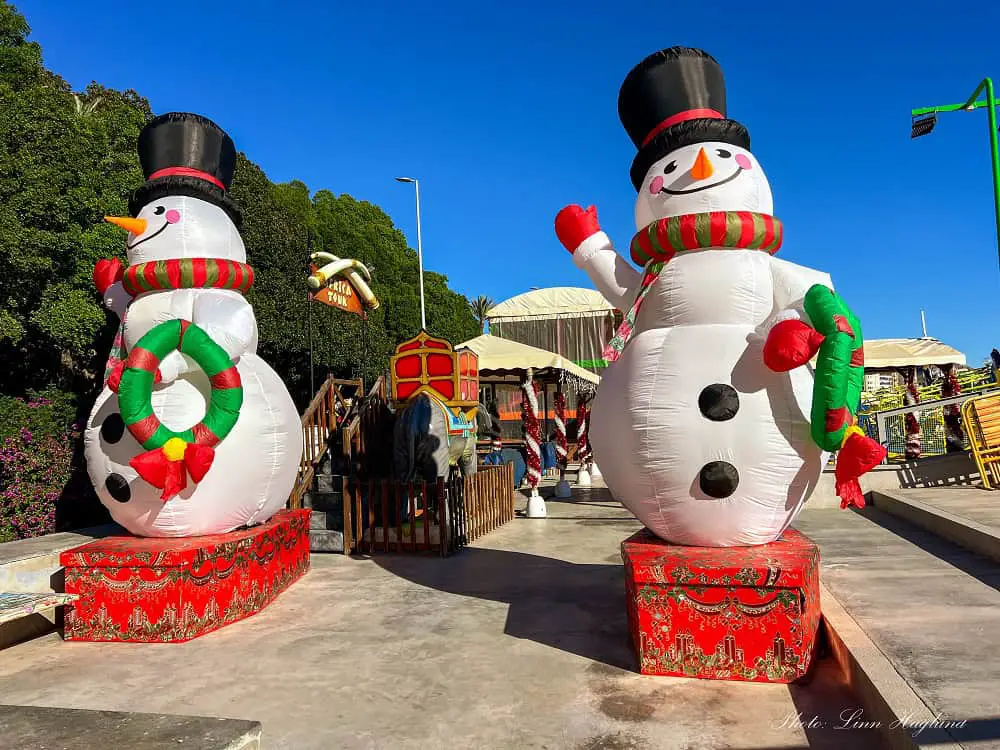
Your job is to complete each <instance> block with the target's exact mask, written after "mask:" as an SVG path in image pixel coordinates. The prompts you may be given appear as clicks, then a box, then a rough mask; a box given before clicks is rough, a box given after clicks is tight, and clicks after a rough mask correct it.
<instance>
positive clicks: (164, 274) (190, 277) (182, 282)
mask: <svg viewBox="0 0 1000 750" xmlns="http://www.w3.org/2000/svg"><path fill="white" fill-rule="evenodd" d="M252 285H253V269H252V268H251V267H250V266H248V265H247V264H246V263H238V262H236V261H234V260H222V259H219V258H174V259H171V260H156V261H150V262H149V263H137V264H136V265H134V266H129V267H128V268H127V269H125V276H124V277H123V278H122V286H124V287H125V291H126V292H128V293H129V294H131V295H132V296H133V297H135V296H137V295H139V294H144V293H145V292H157V291H162V290H166V289H232V290H233V291H234V292H239V293H240V294H246V292H247V290H248V289H250V287H251V286H252Z"/></svg>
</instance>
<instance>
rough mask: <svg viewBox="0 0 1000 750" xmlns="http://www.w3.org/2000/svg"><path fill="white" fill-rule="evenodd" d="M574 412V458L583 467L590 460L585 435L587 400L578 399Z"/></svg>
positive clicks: (588, 424)
mask: <svg viewBox="0 0 1000 750" xmlns="http://www.w3.org/2000/svg"><path fill="white" fill-rule="evenodd" d="M576 414H577V430H576V459H577V460H578V461H579V462H580V467H581V468H585V467H586V466H587V464H588V463H589V462H590V440H589V439H588V437H587V433H588V432H589V431H590V415H589V414H588V413H587V401H585V400H583V399H581V400H580V402H579V404H578V406H577V408H576Z"/></svg>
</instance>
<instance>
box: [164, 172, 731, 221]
mask: <svg viewBox="0 0 1000 750" xmlns="http://www.w3.org/2000/svg"><path fill="white" fill-rule="evenodd" d="M737 158H739V157H737ZM163 218H164V219H166V220H167V224H176V223H177V222H178V221H180V220H181V213H180V211H175V210H174V209H172V208H171V209H170V210H169V211H167V213H166V214H165V215H164V217H163Z"/></svg>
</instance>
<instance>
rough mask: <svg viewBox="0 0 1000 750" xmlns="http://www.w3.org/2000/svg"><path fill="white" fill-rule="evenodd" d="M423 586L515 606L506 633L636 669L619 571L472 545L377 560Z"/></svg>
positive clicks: (617, 569)
mask: <svg viewBox="0 0 1000 750" xmlns="http://www.w3.org/2000/svg"><path fill="white" fill-rule="evenodd" d="M372 559H373V560H374V562H375V563H376V564H377V565H379V566H381V567H382V568H384V569H385V570H387V571H389V572H390V573H392V574H394V575H397V576H399V577H401V578H404V579H406V580H408V581H411V582H413V583H416V584H418V585H420V586H426V587H428V588H432V589H436V590H438V591H443V592H446V593H449V594H456V595H458V596H468V597H474V598H477V599H485V600H488V601H495V602H505V603H507V604H509V605H510V609H509V610H508V613H507V622H506V625H505V627H504V633H505V634H507V635H509V636H512V637H514V638H524V639H527V640H531V641H535V642H536V643H540V644H543V645H545V646H551V647H552V648H557V649H560V650H562V651H566V652H569V653H572V654H576V655H578V656H582V657H584V658H587V659H592V660H594V661H598V662H602V663H604V664H608V665H610V666H613V667H618V668H619V669H627V670H630V671H634V670H635V668H636V664H635V659H634V657H633V655H632V651H631V649H630V646H629V642H628V625H627V620H626V614H625V579H624V571H623V568H622V566H621V565H620V564H619V565H611V564H608V565H604V564H597V565H591V564H577V563H570V562H566V561H564V560H557V559H554V558H551V557H542V556H540V555H531V554H527V553H524V552H513V551H507V550H495V549H481V548H478V547H469V548H466V549H464V550H462V551H461V552H460V553H458V554H457V555H456V556H454V557H451V558H448V559H441V558H429V557H416V556H414V557H408V556H407V557H404V556H396V555H384V556H381V555H379V556H375V557H373V558H372Z"/></svg>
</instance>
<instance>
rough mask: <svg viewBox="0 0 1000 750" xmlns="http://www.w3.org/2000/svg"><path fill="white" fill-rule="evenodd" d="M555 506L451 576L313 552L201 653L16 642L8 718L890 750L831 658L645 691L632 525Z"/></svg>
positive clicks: (372, 735)
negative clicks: (796, 672)
mask: <svg viewBox="0 0 1000 750" xmlns="http://www.w3.org/2000/svg"><path fill="white" fill-rule="evenodd" d="M522 504H523V503H522ZM548 508H549V518H548V519H546V520H527V519H522V518H518V519H517V520H515V521H513V522H511V523H509V524H507V525H506V526H504V527H502V528H501V529H499V530H497V531H494V532H493V533H491V534H488V535H487V536H486V537H484V538H483V539H481V540H480V541H479V542H477V543H476V544H475V545H474V546H473V547H471V548H469V549H466V550H464V551H462V552H461V553H459V554H458V555H456V556H455V557H453V558H450V559H439V558H429V557H427V558H418V557H407V556H396V555H382V556H376V557H375V558H373V559H370V560H357V559H348V558H345V557H343V556H339V555H314V556H313V567H312V570H311V571H310V572H309V574H308V575H307V576H306V577H305V578H303V579H302V580H301V581H299V582H298V583H296V584H295V585H294V586H293V587H292V588H291V589H289V590H288V591H287V592H285V593H284V594H282V596H281V597H279V599H278V600H277V601H276V602H275V603H274V604H272V605H271V606H270V607H269V608H268V609H266V610H265V611H263V612H262V613H260V614H259V615H257V616H256V617H253V618H251V619H250V620H247V621H244V622H241V623H237V624H235V625H232V626H230V627H227V628H224V629H223V630H221V631H218V632H217V633H214V634H211V635H209V636H206V637H204V638H200V639H196V640H195V641H192V642H190V643H186V644H179V645H141V644H135V645H133V644H89V643H65V642H61V641H60V640H59V637H58V636H57V635H55V634H53V635H50V636H46V637H45V638H42V639H39V640H36V641H33V642H31V643H27V644H22V645H20V646H17V647H15V648H12V649H9V650H7V651H5V652H3V654H2V658H0V703H8V704H11V703H14V704H30V705H37V706H65V707H72V708H87V709H100V710H132V711H142V712H150V713H179V714H193V715H200V716H218V717H227V718H236V719H250V720H256V721H260V722H261V723H262V724H263V735H262V744H261V747H263V748H266V749H267V750H278V749H279V748H282V749H284V748H287V749H289V750H292V749H294V750H312V749H314V748H315V749H316V750H320V749H322V750H328V749H329V748H393V749H399V750H406V749H408V748H437V747H442V746H444V747H462V748H498V749H508V748H517V749H518V750H521V749H522V748H524V749H527V748H547V749H548V750H561V749H563V748H566V749H573V750H599V749H601V748H606V749H608V750H625V749H627V748H636V749H638V748H649V749H651V750H652V749H656V748H672V749H678V750H679V749H681V748H686V749H691V750H695V749H697V750H712V749H713V748H758V749H764V748H768V749H773V750H779V749H780V750H792V748H805V747H813V748H830V749H831V750H832V749H834V748H836V749H838V750H839V749H840V748H856V749H857V750H867V748H875V747H878V746H879V744H878V742H879V741H878V738H877V735H876V733H875V731H874V730H871V729H840V728H838V727H840V726H842V725H843V723H844V721H843V720H842V719H841V718H840V717H841V716H844V715H846V716H850V715H851V714H852V713H853V712H855V711H856V710H857V709H858V706H857V701H856V699H855V698H854V697H853V696H852V695H851V694H850V692H849V691H848V690H847V688H846V687H845V686H844V685H843V684H842V683H841V682H840V679H839V673H838V672H837V670H836V669H835V668H834V667H833V663H832V660H822V661H821V662H820V666H819V669H818V670H817V674H816V677H815V679H814V680H813V682H812V683H811V684H810V685H808V686H805V687H799V686H795V687H789V686H784V685H764V684H746V683H727V682H714V681H701V680H686V679H674V678H653V677H643V676H641V675H639V674H637V673H636V672H635V671H634V669H635V664H634V660H633V657H632V654H631V651H630V649H629V647H628V640H627V638H628V636H627V628H626V620H625V608H624V594H623V572H622V566H621V559H620V556H619V544H620V542H621V541H622V539H624V538H625V537H626V536H628V535H629V534H630V533H632V532H633V531H634V530H636V529H637V528H638V524H637V522H636V521H635V520H634V519H633V518H631V516H630V515H629V514H628V513H627V512H625V511H624V510H623V509H622V508H621V507H620V506H618V505H617V504H616V503H613V502H610V501H609V499H608V497H607V493H606V491H605V490H601V489H595V490H592V491H581V490H577V491H576V493H575V498H574V499H573V501H570V502H556V501H550V502H549V504H548ZM953 614H954V613H953ZM951 677H953V675H950V674H949V679H950V678H951ZM0 745H2V741H0ZM136 750H141V746H137V747H136Z"/></svg>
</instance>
